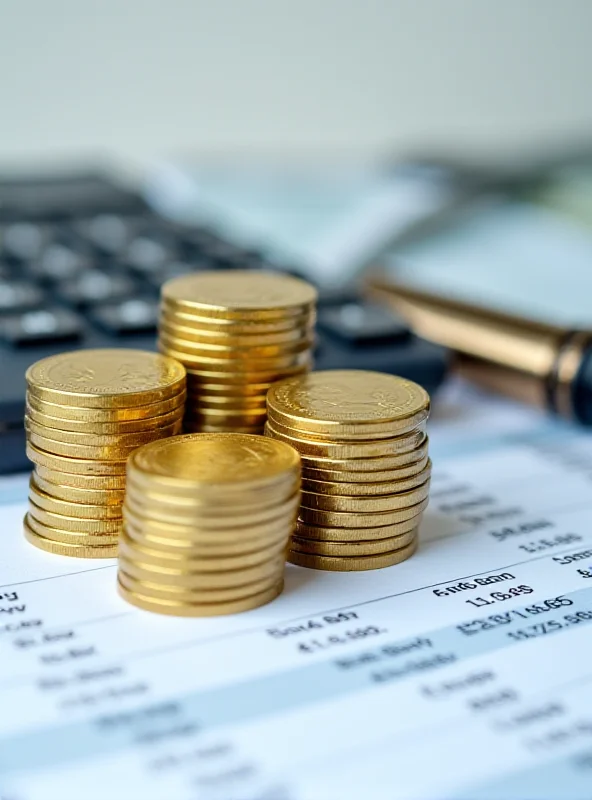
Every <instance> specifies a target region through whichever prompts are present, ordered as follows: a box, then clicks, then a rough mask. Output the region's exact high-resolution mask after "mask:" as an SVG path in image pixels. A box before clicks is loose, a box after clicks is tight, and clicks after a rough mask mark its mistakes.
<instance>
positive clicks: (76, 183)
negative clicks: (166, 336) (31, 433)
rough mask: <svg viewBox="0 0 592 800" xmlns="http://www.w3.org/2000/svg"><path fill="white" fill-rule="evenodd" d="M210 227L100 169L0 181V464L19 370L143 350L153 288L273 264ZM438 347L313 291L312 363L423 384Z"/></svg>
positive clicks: (21, 375)
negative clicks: (161, 206)
mask: <svg viewBox="0 0 592 800" xmlns="http://www.w3.org/2000/svg"><path fill="white" fill-rule="evenodd" d="M303 266H304V267H305V265H298V264H291V263H285V264H284V263H278V262H277V258H276V257H273V258H272V257H271V256H270V255H269V254H267V253H266V250H265V242H262V243H261V247H248V248H247V247H245V246H244V245H239V244H238V243H235V242H233V241H230V240H229V239H228V237H227V236H225V235H223V234H222V233H221V232H220V231H218V230H212V229H209V228H207V227H203V226H197V225H196V226H191V225H185V224H179V223H177V222H175V221H173V220H170V219H168V218H166V217H164V216H162V215H161V214H159V213H157V211H156V210H155V209H154V208H152V207H151V206H150V205H149V203H148V202H147V201H146V200H145V199H144V198H143V197H142V195H141V194H140V193H137V192H135V191H131V190H130V189H129V188H127V187H124V186H123V185H121V184H119V183H118V182H117V181H115V180H113V179H112V178H111V177H110V176H109V175H108V174H107V173H101V172H94V171H89V172H84V173H80V172H77V173H72V174H60V175H53V176H44V177H37V176H36V177H26V178H11V179H5V180H1V179H0V365H1V369H0V377H1V380H0V473H3V474H6V473H10V472H17V471H21V470H26V469H29V464H28V461H27V459H26V457H25V433H24V427H23V416H24V410H25V371H26V369H27V368H28V367H29V366H30V365H31V364H32V363H34V362H35V361H37V360H38V359H40V358H45V357H46V356H50V355H53V354H54V353H59V352H62V351H64V350H73V349H79V348H89V347H137V348H142V349H155V346H156V327H157V317H158V304H159V293H160V287H161V286H162V284H163V283H164V282H165V281H167V280H168V279H169V278H173V277H176V276H179V275H184V274H187V273H191V272H196V271H200V270H231V269H249V270H251V269H252V270H270V269H272V270H278V271H284V272H287V273H290V274H293V275H298V276H299V277H305V278H306V279H307V280H310V272H309V271H308V270H306V268H304V269H303ZM447 364H448V355H447V353H446V351H445V350H444V349H442V348H440V347H438V346H436V345H433V344H430V343H428V342H426V341H424V340H422V339H419V338H417V337H416V336H414V335H413V334H412V332H411V331H410V330H409V328H408V327H407V325H406V324H405V323H404V322H403V321H402V320H401V319H399V318H397V317H395V316H394V315H393V314H392V312H390V311H389V310H386V309H384V308H382V307H379V306H375V305H373V304H371V303H370V302H368V301H366V300H365V299H364V298H363V297H362V296H361V294H360V293H359V292H358V291H357V290H356V289H355V288H354V287H350V286H343V287H342V288H340V289H339V290H337V291H336V290H334V289H333V290H331V291H322V290H321V291H320V297H319V308H318V343H317V347H316V352H315V367H316V369H339V368H350V369H370V370H379V371H382V372H388V373H393V374H397V375H402V376H404V377H407V378H410V379H412V380H414V381H417V382H418V383H420V384H422V385H423V386H424V387H425V388H426V389H427V390H428V392H430V393H432V392H434V391H435V390H436V389H437V387H438V386H439V385H440V383H441V382H442V380H443V378H444V375H445V373H446V369H447Z"/></svg>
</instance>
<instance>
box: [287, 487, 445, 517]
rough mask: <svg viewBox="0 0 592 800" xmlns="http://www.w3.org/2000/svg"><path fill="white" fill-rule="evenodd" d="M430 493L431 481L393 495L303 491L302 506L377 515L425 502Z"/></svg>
mask: <svg viewBox="0 0 592 800" xmlns="http://www.w3.org/2000/svg"><path fill="white" fill-rule="evenodd" d="M429 491H430V481H429V479H428V480H426V481H424V483H422V484H421V485H420V486H417V487H416V488H415V489H409V490H408V491H406V492H396V493H393V494H383V495H380V494H378V495H372V496H371V497H360V496H359V495H338V494H330V495H329V494H319V493H318V492H310V491H303V492H302V506H304V507H305V508H316V509H320V510H322V511H347V512H350V513H356V512H362V513H369V514H375V513H377V512H380V511H396V510H397V509H399V508H408V507H409V506H414V505H416V504H417V503H421V501H422V500H425V499H426V497H427V496H428V494H429Z"/></svg>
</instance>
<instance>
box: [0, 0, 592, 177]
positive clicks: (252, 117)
mask: <svg viewBox="0 0 592 800" xmlns="http://www.w3.org/2000/svg"><path fill="white" fill-rule="evenodd" d="M0 26H1V30H2V47H1V48H0V75H2V78H1V79H0V109H1V118H2V124H1V126H0V166H5V167H6V166H8V167H10V166H11V165H13V164H14V165H16V166H18V162H19V161H20V160H21V159H25V160H30V159H32V158H34V159H35V160H36V161H38V160H48V159H49V160H51V159H54V158H56V157H58V156H59V157H61V158H63V159H64V158H68V159H69V158H71V157H74V156H76V157H84V156H87V155H89V154H91V155H96V154H101V153H107V154H109V155H113V154H115V155H117V156H122V157H124V158H126V159H133V160H134V162H136V163H137V164H144V163H146V161H149V160H150V159H152V158H154V157H155V156H157V157H163V156H171V155H177V154H192V155H196V156H200V155H204V154H206V155H212V154H216V155H223V156H224V155H227V154H241V155H242V154H252V153H266V154H269V153H273V154H279V155H282V156H283V155H286V154H287V155H291V156H300V155H306V156H310V155H315V156H316V155H318V156H321V157H324V156H325V157H326V156H330V157H332V158H335V157H344V158H349V157H352V156H356V157H359V156H380V155H382V154H392V153H394V154H397V153H399V152H405V153H406V152H409V151H410V150H411V151H416V150H421V151H425V150H428V149H430V148H437V149H438V150H439V151H443V150H444V151H447V152H452V153H462V154H463V155H466V154H467V153H473V154H475V156H478V157H486V158H488V159H490V158H493V159H495V158H498V157H500V156H503V155H505V154H508V153H514V151H515V150H516V148H525V149H530V148H532V147H533V146H535V144H536V145H537V146H538V145H539V144H540V143H545V142H551V143H554V144H555V143H558V144H561V143H562V142H563V141H564V140H573V139H574V137H576V138H580V137H582V138H583V137H585V135H586V134H587V133H589V132H590V130H592V101H591V92H590V75H591V74H592V49H591V48H590V30H592V3H591V2H589V0H561V2H559V1H558V0H495V2H491V1H490V0H298V2H294V1H293V0H215V1H213V0H101V2H90V0H86V2H84V0H52V2H48V1H47V0H0ZM21 163H22V162H21Z"/></svg>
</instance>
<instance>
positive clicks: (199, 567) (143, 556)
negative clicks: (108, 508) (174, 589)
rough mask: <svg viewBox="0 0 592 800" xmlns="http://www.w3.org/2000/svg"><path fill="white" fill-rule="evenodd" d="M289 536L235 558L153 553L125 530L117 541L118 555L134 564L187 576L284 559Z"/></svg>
mask: <svg viewBox="0 0 592 800" xmlns="http://www.w3.org/2000/svg"><path fill="white" fill-rule="evenodd" d="M288 539H289V535H286V536H285V537H284V538H283V539H282V540H281V541H279V542H276V543H275V544H273V545H272V544H267V545H266V546H265V547H262V548H260V549H259V550H251V551H247V552H243V553H236V554H234V555H228V556H222V555H214V556H205V557H204V556H198V555H197V553H194V552H191V553H190V554H189V555H187V554H186V553H178V552H175V551H174V550H169V551H168V552H167V551H163V550H154V549H153V548H151V547H148V546H146V545H145V544H142V543H138V542H137V541H136V540H135V539H132V538H131V537H130V536H129V535H128V534H127V532H126V528H125V526H124V527H123V529H122V533H121V535H120V539H119V555H120V557H121V558H122V559H125V560H127V561H130V562H132V563H133V564H140V563H142V564H147V565H150V566H155V567H158V568H159V569H160V568H162V569H170V570H180V571H181V572H183V573H186V572H199V573H202V572H216V573H218V572H234V571H235V570H242V569H246V568H247V567H248V568H250V567H256V566H259V565H260V564H264V563H265V562H268V561H272V560H273V559H277V558H280V557H282V556H284V557H285V551H286V547H287V546H288Z"/></svg>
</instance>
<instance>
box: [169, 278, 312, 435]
mask: <svg viewBox="0 0 592 800" xmlns="http://www.w3.org/2000/svg"><path fill="white" fill-rule="evenodd" d="M316 297H317V293H316V290H315V289H314V288H313V287H312V286H310V285H309V284H308V283H305V282H304V281H301V280H299V279H297V278H292V277H290V276H288V275H279V274H274V273H265V272H256V271H250V272H247V271H244V270H242V271H241V270H237V271H229V272H204V273H201V274H196V275H188V276H184V277H181V278H175V279H173V280H171V281H169V282H168V283H166V284H165V285H164V287H163V290H162V305H161V316H160V326H159V348H160V351H161V352H162V353H165V354H167V355H169V356H172V357H173V358H177V359H178V360H179V361H181V362H182V363H183V364H184V365H185V367H186V368H187V392H188V398H187V409H186V417H185V430H187V431H195V432H197V431H202V432H223V431H235V432H241V433H262V432H263V425H264V423H265V418H266V407H265V396H266V394H267V390H268V389H269V387H270V386H271V384H272V383H273V382H274V381H277V380H280V379H282V378H287V377H289V376H292V375H299V374H302V373H305V372H307V371H308V370H310V368H311V364H312V347H313V344H314V323H315V303H316Z"/></svg>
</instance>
